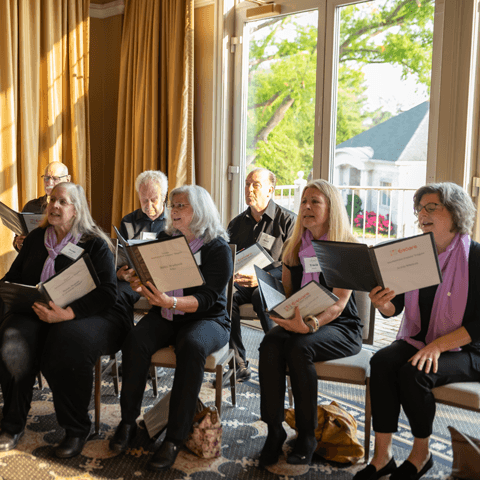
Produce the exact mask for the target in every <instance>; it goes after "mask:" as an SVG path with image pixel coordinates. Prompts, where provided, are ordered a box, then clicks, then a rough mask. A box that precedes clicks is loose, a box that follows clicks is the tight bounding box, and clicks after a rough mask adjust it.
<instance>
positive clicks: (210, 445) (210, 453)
mask: <svg viewBox="0 0 480 480" xmlns="http://www.w3.org/2000/svg"><path fill="white" fill-rule="evenodd" d="M185 446H186V447H187V448H188V449H190V450H191V451H192V452H193V453H195V454H196V455H198V456H199V457H201V458H216V457H219V456H220V455H221V454H222V452H221V450H222V422H221V420H220V415H219V414H218V410H217V407H214V406H212V407H205V408H204V409H203V410H202V411H201V412H200V413H198V414H197V415H195V418H194V419H193V426H192V431H191V432H190V435H189V436H188V440H187V441H186V442H185Z"/></svg>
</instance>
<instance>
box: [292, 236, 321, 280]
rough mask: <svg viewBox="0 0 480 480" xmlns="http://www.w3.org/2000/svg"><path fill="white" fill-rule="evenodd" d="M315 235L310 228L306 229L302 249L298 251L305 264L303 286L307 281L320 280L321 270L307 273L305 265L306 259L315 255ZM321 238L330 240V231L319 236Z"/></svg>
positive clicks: (301, 260)
mask: <svg viewBox="0 0 480 480" xmlns="http://www.w3.org/2000/svg"><path fill="white" fill-rule="evenodd" d="M312 240H313V235H312V232H311V231H310V230H307V229H305V231H304V232H303V235H302V245H301V247H300V251H299V252H298V258H299V259H300V262H301V264H302V266H303V276H302V284H301V287H303V286H305V285H306V284H307V283H309V282H311V281H312V280H315V281H316V282H319V281H320V272H314V273H307V269H306V267H305V259H306V258H312V257H315V256H316V255H315V250H314V248H313V245H312ZM319 240H328V232H327V233H326V234H325V235H323V236H322V237H320V238H319Z"/></svg>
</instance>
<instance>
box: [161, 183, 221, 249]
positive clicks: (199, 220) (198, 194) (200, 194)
mask: <svg viewBox="0 0 480 480" xmlns="http://www.w3.org/2000/svg"><path fill="white" fill-rule="evenodd" d="M181 194H185V195H187V198H188V201H189V203H190V205H191V206H192V208H193V217H192V221H191V223H190V231H191V232H192V233H193V234H194V235H195V238H200V237H203V241H204V242H205V243H209V242H211V241H212V240H213V239H215V238H217V237H222V238H224V239H225V240H226V241H227V242H228V240H229V237H228V233H227V232H226V231H225V228H223V226H222V224H221V222H220V214H219V213H218V210H217V207H216V205H215V204H214V203H213V200H212V197H211V196H210V194H209V193H208V192H207V191H206V190H205V189H204V188H203V187H200V186H198V185H184V186H183V187H178V188H175V189H173V190H172V191H171V192H170V195H169V196H168V198H169V200H170V203H171V202H172V199H173V197H174V196H175V195H181ZM165 232H166V233H168V234H169V235H173V234H174V233H181V232H180V231H179V230H177V229H176V228H174V227H173V226H172V218H171V216H170V215H168V217H167V226H166V228H165Z"/></svg>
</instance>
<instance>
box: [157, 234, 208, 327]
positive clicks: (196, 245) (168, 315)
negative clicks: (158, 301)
mask: <svg viewBox="0 0 480 480" xmlns="http://www.w3.org/2000/svg"><path fill="white" fill-rule="evenodd" d="M188 246H189V247H190V250H191V251H192V253H193V254H195V253H197V252H198V251H199V250H200V249H201V248H202V247H203V239H202V238H194V239H193V240H192V241H191V242H190V243H189V244H188ZM165 294H166V295H169V296H170V297H172V296H173V297H183V288H181V289H178V290H172V291H170V292H165ZM173 315H185V312H181V311H180V310H173V311H172V310H170V309H169V308H162V317H163V318H165V320H170V321H172V320H173Z"/></svg>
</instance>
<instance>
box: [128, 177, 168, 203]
mask: <svg viewBox="0 0 480 480" xmlns="http://www.w3.org/2000/svg"><path fill="white" fill-rule="evenodd" d="M149 182H152V183H154V184H156V185H157V186H158V187H159V188H160V192H161V195H162V197H163V198H164V199H165V198H167V192H168V179H167V176H166V175H165V174H164V173H163V172H161V171H160V170H145V172H142V173H141V174H140V175H139V176H138V177H137V179H136V180H135V190H136V191H137V193H139V192H140V187H141V186H142V185H146V184H147V183H149Z"/></svg>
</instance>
